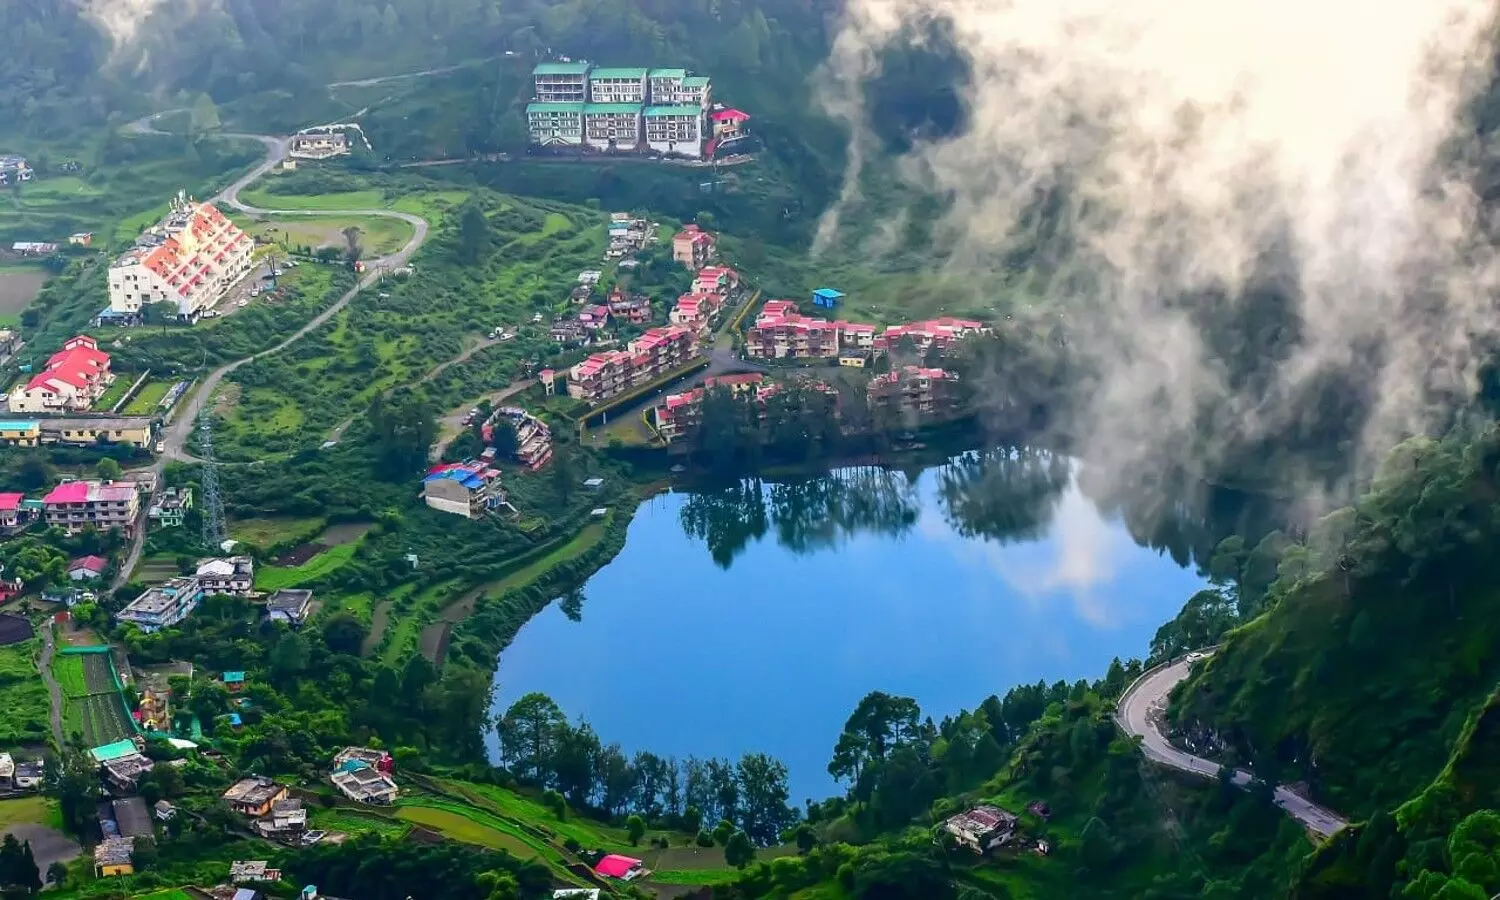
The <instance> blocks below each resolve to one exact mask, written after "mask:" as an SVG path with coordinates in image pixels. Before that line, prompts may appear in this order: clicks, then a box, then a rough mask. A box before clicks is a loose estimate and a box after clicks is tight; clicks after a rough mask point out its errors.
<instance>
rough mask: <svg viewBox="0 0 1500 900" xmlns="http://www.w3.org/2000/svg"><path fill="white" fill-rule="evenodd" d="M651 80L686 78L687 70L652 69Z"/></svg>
mask: <svg viewBox="0 0 1500 900" xmlns="http://www.w3.org/2000/svg"><path fill="white" fill-rule="evenodd" d="M650 75H651V77H652V78H686V77H687V69H652V70H651V73H650Z"/></svg>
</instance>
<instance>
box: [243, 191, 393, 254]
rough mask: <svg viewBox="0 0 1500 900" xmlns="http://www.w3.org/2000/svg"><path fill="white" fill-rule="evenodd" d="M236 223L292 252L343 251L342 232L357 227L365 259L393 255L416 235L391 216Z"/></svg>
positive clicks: (283, 218) (288, 218)
mask: <svg viewBox="0 0 1500 900" xmlns="http://www.w3.org/2000/svg"><path fill="white" fill-rule="evenodd" d="M277 196H279V195H277ZM235 221H236V222H238V223H239V224H240V225H241V226H242V227H244V228H245V230H246V231H248V232H250V233H251V234H252V235H254V236H256V237H258V238H261V239H263V240H267V241H274V242H276V243H277V244H279V245H281V247H283V248H284V249H286V250H293V251H296V250H300V249H302V248H306V249H309V250H317V249H318V248H320V247H338V248H343V247H344V245H345V240H344V235H343V230H344V229H345V228H350V227H353V228H358V229H359V230H360V232H361V235H360V244H361V246H362V247H363V248H364V253H363V255H364V256H366V257H371V256H385V255H388V254H390V253H394V252H395V251H397V250H399V249H401V247H402V246H404V245H405V244H406V242H407V241H409V240H411V237H412V234H413V233H414V232H413V229H412V227H411V225H409V224H408V223H406V222H404V221H402V220H401V219H396V218H391V217H388V216H357V215H349V216H338V215H329V216H323V215H319V216H312V215H308V216H270V217H266V218H263V219H251V218H249V217H245V216H237V217H235Z"/></svg>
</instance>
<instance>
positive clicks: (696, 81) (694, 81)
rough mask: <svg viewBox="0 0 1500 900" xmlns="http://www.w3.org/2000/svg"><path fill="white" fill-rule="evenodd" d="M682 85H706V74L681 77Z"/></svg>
mask: <svg viewBox="0 0 1500 900" xmlns="http://www.w3.org/2000/svg"><path fill="white" fill-rule="evenodd" d="M682 86H683V87H708V76H707V75H689V76H688V77H686V78H684V79H682Z"/></svg>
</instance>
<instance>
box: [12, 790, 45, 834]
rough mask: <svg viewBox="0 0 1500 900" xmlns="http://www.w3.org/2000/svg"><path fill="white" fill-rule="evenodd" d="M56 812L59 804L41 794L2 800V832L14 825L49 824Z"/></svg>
mask: <svg viewBox="0 0 1500 900" xmlns="http://www.w3.org/2000/svg"><path fill="white" fill-rule="evenodd" d="M56 811H57V802H56V801H55V800H53V799H52V798H50V797H45V796H42V795H41V794H35V795H32V796H30V797H18V798H16V799H14V800H0V830H4V829H6V828H9V827H10V826H12V825H24V824H28V823H35V824H47V823H48V822H49V820H51V819H53V818H54V817H55V815H56Z"/></svg>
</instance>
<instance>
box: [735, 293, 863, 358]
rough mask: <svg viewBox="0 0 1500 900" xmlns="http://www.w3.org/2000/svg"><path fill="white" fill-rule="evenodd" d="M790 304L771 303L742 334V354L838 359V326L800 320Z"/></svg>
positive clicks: (824, 320)
mask: <svg viewBox="0 0 1500 900" xmlns="http://www.w3.org/2000/svg"><path fill="white" fill-rule="evenodd" d="M795 310H796V305H795V304H793V303H792V302H791V301H790V300H772V301H770V302H769V303H767V304H766V305H765V307H764V308H762V309H761V311H760V315H759V316H756V318H755V324H753V325H751V326H750V328H749V329H747V330H746V332H745V352H746V353H747V354H748V355H749V356H751V357H753V358H757V359H820V358H830V357H835V356H838V355H839V325H840V323H838V322H830V321H828V320H827V319H815V318H813V317H812V316H804V315H802V314H800V313H798V312H796V311H795Z"/></svg>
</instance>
